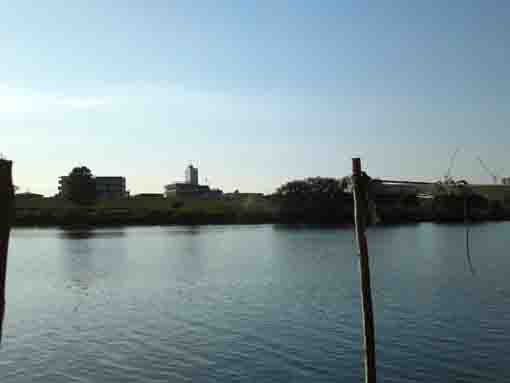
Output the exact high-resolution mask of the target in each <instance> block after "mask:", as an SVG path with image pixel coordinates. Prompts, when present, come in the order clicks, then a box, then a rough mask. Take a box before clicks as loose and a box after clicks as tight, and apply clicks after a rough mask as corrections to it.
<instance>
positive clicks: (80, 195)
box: [67, 166, 96, 205]
mask: <svg viewBox="0 0 510 383" xmlns="http://www.w3.org/2000/svg"><path fill="white" fill-rule="evenodd" d="M67 182H68V185H67V186H68V188H69V194H68V195H69V199H70V200H71V201H73V202H75V203H77V204H80V205H88V204H92V203H94V201H95V200H96V182H95V180H94V176H93V175H92V172H91V171H90V169H89V168H87V167H86V166H80V167H75V168H74V169H73V170H72V171H71V173H69V177H68V179H67Z"/></svg>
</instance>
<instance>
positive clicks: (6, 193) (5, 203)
mask: <svg viewBox="0 0 510 383" xmlns="http://www.w3.org/2000/svg"><path fill="white" fill-rule="evenodd" d="M13 203H14V188H13V185H12V162H11V161H7V160H3V159H0V342H1V340H2V329H3V320H4V314H5V281H6V273H7V252H8V249H9V233H10V230H11V223H12V222H11V221H12V212H13V210H12V208H13Z"/></svg>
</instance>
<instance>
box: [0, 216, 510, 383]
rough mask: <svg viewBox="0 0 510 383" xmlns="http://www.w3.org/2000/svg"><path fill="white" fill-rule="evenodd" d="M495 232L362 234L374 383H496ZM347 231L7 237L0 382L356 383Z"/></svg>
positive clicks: (503, 336) (506, 377) (502, 267)
mask: <svg viewBox="0 0 510 383" xmlns="http://www.w3.org/2000/svg"><path fill="white" fill-rule="evenodd" d="M509 234H510V224H509V223H501V224H486V225H476V226H472V227H471V241H472V242H471V244H472V247H471V254H470V255H471V257H472V260H473V263H474V264H475V265H476V268H477V273H476V275H475V276H473V275H472V274H471V273H470V271H469V268H468V267H467V264H466V254H465V247H464V238H465V232H464V228H463V226H462V225H459V226H443V225H431V224H423V225H411V226H398V227H397V226H393V227H379V228H371V229H370V230H369V232H368V241H369V251H370V257H371V258H370V259H371V271H372V278H373V285H372V287H373V292H374V310H375V320H376V341H377V350H378V355H377V356H378V361H377V362H378V373H379V377H380V379H381V381H388V382H397V383H404V382H406V383H407V382H454V381H462V382H468V383H475V382H476V383H478V382H489V381H490V382H510V370H509V369H508V367H507V366H508V358H507V353H508V345H509V344H510V293H509V292H510V282H509V280H508V270H509V269H510V257H509V256H508V251H507V249H508V238H510V236H509ZM353 238H354V235H353V232H352V230H351V228H347V229H346V228H339V227H336V228H332V227H329V228H316V227H314V228H310V227H299V228H293V227H289V226H265V225H262V226H192V227H164V228H159V227H131V228H126V229H107V230H103V229H101V230H69V231H61V230H54V229H23V230H14V231H13V232H12V242H11V244H12V246H11V255H12V256H11V257H10V259H9V270H8V297H7V298H8V307H7V310H8V313H7V322H6V324H5V338H4V341H5V343H4V344H3V349H2V358H1V360H0V373H1V381H2V383H4V382H7V383H22V382H33V381H42V382H57V383H59V382H62V383H64V382H65V383H67V382H69V381H83V382H168V381H170V382H222V383H223V382H226V383H228V382H271V383H273V382H359V381H360V379H361V376H362V357H361V355H362V354H361V332H360V326H361V318H360V297H359V270H358V259H357V256H356V248H355V243H354V240H353Z"/></svg>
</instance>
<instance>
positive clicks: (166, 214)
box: [14, 196, 510, 227]
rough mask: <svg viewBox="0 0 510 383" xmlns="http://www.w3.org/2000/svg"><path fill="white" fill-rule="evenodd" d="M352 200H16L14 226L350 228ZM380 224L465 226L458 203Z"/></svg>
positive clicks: (496, 210) (403, 206) (502, 214)
mask: <svg viewBox="0 0 510 383" xmlns="http://www.w3.org/2000/svg"><path fill="white" fill-rule="evenodd" d="M352 206H353V205H352V198H350V197H349V196H346V197H344V199H342V200H340V201H335V203H334V204H332V206H322V205H320V206H319V207H317V206H316V205H313V206H307V205H306V204H296V205H292V206H289V205H288V204H285V203H284V202H282V201H281V200H278V199H269V198H254V199H239V200H220V199H218V200H177V199H169V198H122V199H119V200H109V201H101V202H98V203H97V204H94V205H90V206H79V205H76V204H73V203H72V202H70V201H66V200H62V199H58V198H37V199H17V200H16V214H15V221H14V225H15V226H59V227H60V226H62V227H67V226H130V225H137V226H140V225H142V226H143V225H147V226H149V225H206V224H218V225H221V224H228V225H231V224H241V225H242V224H280V223H283V224H350V223H352V222H353V207H352ZM376 206H377V208H376V213H377V216H378V218H379V221H380V222H382V223H385V224H392V223H412V222H453V221H463V220H464V218H465V217H464V209H463V205H462V204H461V203H460V202H459V201H455V200H453V201H446V202H445V201H443V200H441V201H439V200H432V199H428V200H417V201H414V202H412V203H409V201H401V200H398V199H395V200H379V201H376ZM468 219H469V220H471V221H492V220H509V219H510V210H509V209H508V208H505V207H503V206H493V205H487V206H479V205H478V206H472V207H471V208H470V209H469V210H468Z"/></svg>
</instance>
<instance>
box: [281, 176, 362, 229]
mask: <svg viewBox="0 0 510 383" xmlns="http://www.w3.org/2000/svg"><path fill="white" fill-rule="evenodd" d="M344 186H345V185H344V184H343V182H341V181H340V180H337V179H334V178H325V177H312V178H306V179H304V180H294V181H291V182H288V183H286V184H284V185H282V186H280V187H279V188H278V189H277V190H276V193H275V195H276V197H277V198H278V200H279V201H280V216H281V219H282V220H283V221H286V222H296V223H301V222H302V223H341V222H343V221H345V220H346V219H347V218H348V216H349V206H351V205H352V204H350V203H347V204H346V203H345V201H346V200H349V199H350V196H349V195H346V193H344Z"/></svg>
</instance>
